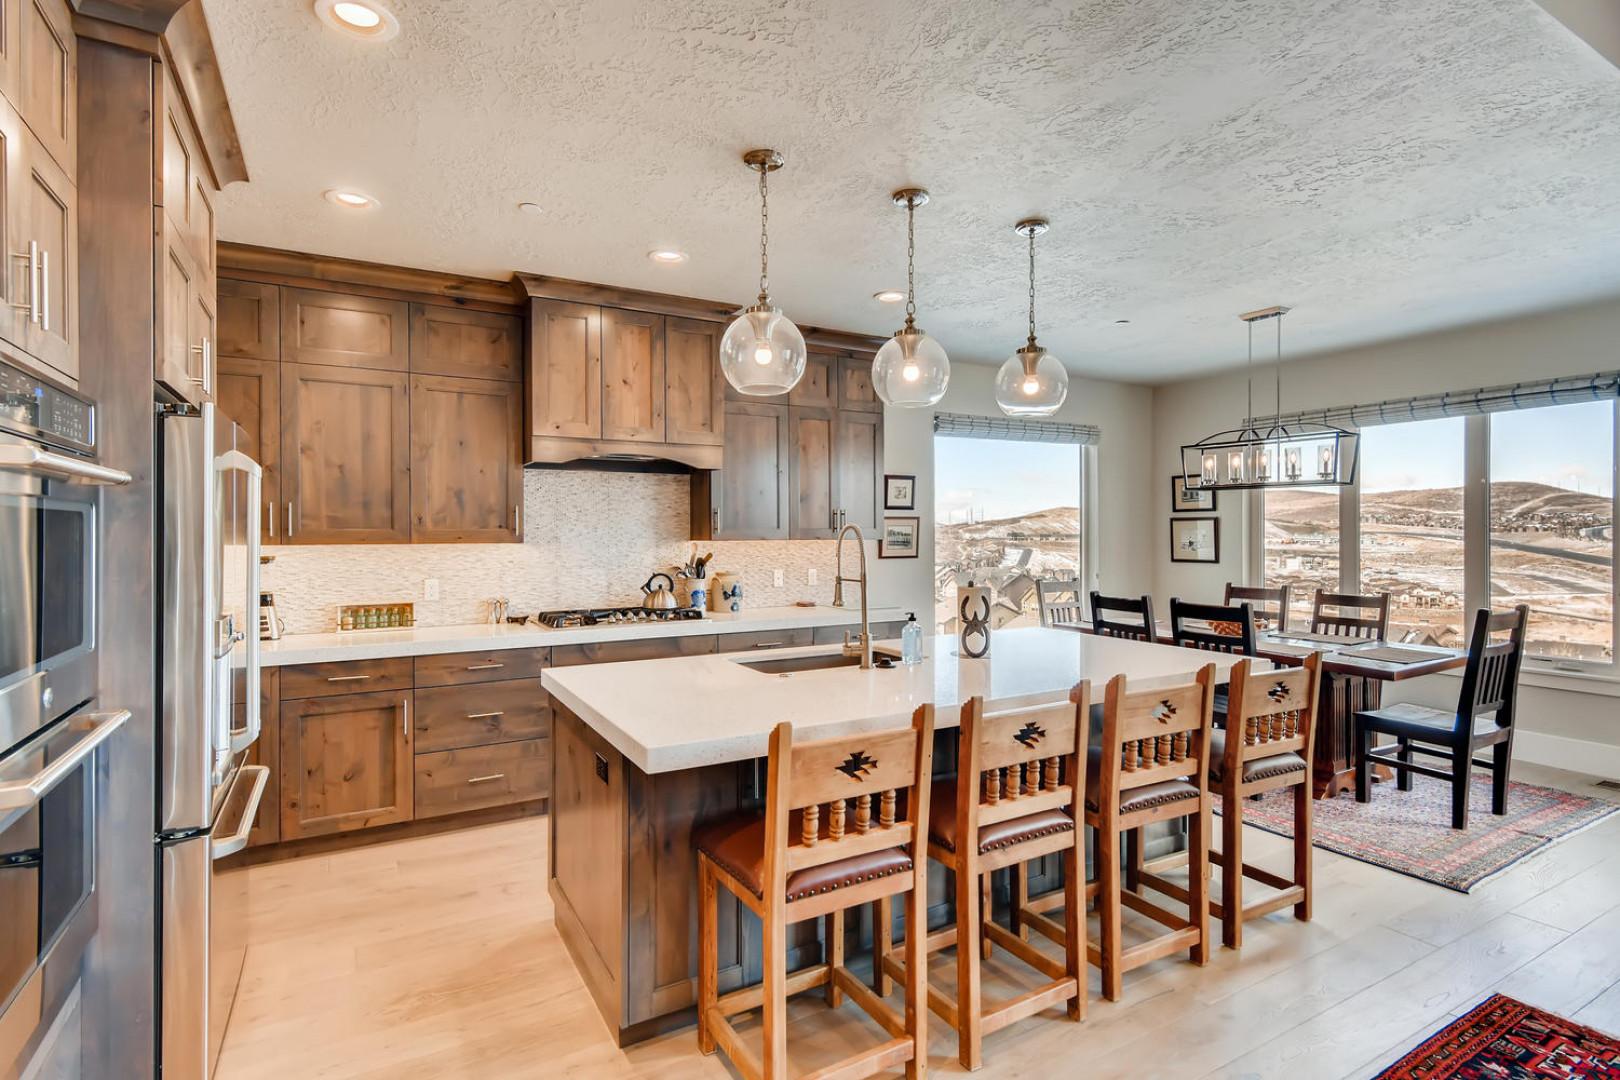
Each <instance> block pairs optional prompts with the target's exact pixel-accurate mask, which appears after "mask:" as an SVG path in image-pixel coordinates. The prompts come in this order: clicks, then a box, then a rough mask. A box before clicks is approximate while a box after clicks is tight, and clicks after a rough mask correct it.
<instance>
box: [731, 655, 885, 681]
mask: <svg viewBox="0 0 1620 1080" xmlns="http://www.w3.org/2000/svg"><path fill="white" fill-rule="evenodd" d="M881 658H887V659H889V660H890V661H892V662H894V663H896V664H898V663H899V660H900V657H899V656H898V655H897V654H895V653H890V652H888V651H886V650H883V649H873V650H872V663H873V667H876V666H877V661H878V660H879V659H881ZM739 663H740V664H741V665H742V666H743V667H745V668H751V669H752V670H754V671H757V672H759V673H760V674H761V675H792V674H795V673H797V672H800V671H823V670H826V669H828V668H841V667H859V666H860V664H861V658H860V657H859V656H845V655H844V654H843V653H821V654H818V655H815V656H768V657H764V658H763V659H759V660H742V661H739Z"/></svg>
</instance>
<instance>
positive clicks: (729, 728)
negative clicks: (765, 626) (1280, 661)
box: [541, 627, 1271, 773]
mask: <svg viewBox="0 0 1620 1080" xmlns="http://www.w3.org/2000/svg"><path fill="white" fill-rule="evenodd" d="M956 650H957V646H956V638H955V637H954V636H951V635H943V636H938V637H929V638H925V639H924V644H923V652H924V660H923V662H922V663H921V664H920V665H917V666H914V667H901V666H896V667H894V668H891V669H888V670H883V669H879V668H873V669H872V670H869V671H862V670H860V668H859V667H839V668H829V669H823V670H819V671H802V672H796V673H794V674H791V675H769V674H764V673H761V672H759V671H754V670H752V669H750V668H748V667H746V666H744V663H743V661H756V662H757V661H760V660H764V659H767V658H769V659H776V658H781V657H791V656H807V655H816V654H833V653H837V652H838V651H839V649H838V646H836V645H817V646H809V647H804V648H797V649H778V650H773V651H772V652H771V653H770V654H769V655H768V657H767V656H764V655H759V654H751V653H731V654H719V655H714V656H688V657H679V658H672V659H666V660H640V661H633V662H626V663H615V664H591V665H587V666H581V667H557V668H549V669H547V670H546V671H545V672H544V673H543V674H542V676H541V685H543V686H544V687H545V689H546V690H548V691H549V692H550V693H551V695H552V696H553V697H554V698H556V699H557V700H558V701H560V702H561V703H562V704H564V705H566V706H567V707H568V708H569V709H570V710H571V711H572V712H573V713H575V715H577V716H579V717H580V719H582V720H583V721H584V722H585V723H586V724H588V725H590V726H591V727H592V728H593V729H595V730H596V731H597V732H598V733H599V734H601V735H602V737H603V738H605V739H607V740H608V742H610V743H612V744H613V746H614V748H615V749H617V750H618V751H619V752H620V753H622V754H623V755H624V756H625V757H626V758H627V759H628V760H630V761H631V762H632V763H633V764H635V766H636V767H637V768H639V769H641V770H642V771H643V772H646V773H661V772H675V771H678V770H680V769H691V768H698V767H701V766H704V765H715V764H719V763H722V762H727V761H742V760H746V759H749V758H755V757H763V756H765V754H766V753H767V752H768V750H769V745H770V733H771V729H772V728H773V727H775V726H776V725H777V724H778V723H780V722H781V721H783V720H788V721H791V722H792V724H793V726H794V728H795V729H809V733H808V736H807V737H809V738H834V737H837V736H840V735H847V734H853V733H856V732H860V731H867V730H872V729H876V728H881V727H887V726H894V725H899V724H903V723H907V722H909V720H910V718H911V714H912V713H913V712H914V711H915V710H916V708H917V706H919V705H923V704H926V703H928V702H933V703H934V705H935V706H936V710H937V711H936V715H935V718H934V723H935V726H936V727H940V728H945V727H955V726H956V725H957V723H958V715H957V714H958V708H957V707H958V706H960V705H961V704H962V702H964V701H967V700H969V699H970V698H972V697H974V696H976V695H984V696H985V697H986V698H988V699H990V700H992V701H997V702H1004V703H1006V704H1007V705H1038V704H1046V703H1050V702H1054V701H1061V700H1063V699H1064V698H1065V697H1067V695H1068V693H1069V691H1070V689H1072V688H1073V687H1074V685H1075V684H1076V683H1078V682H1080V680H1082V679H1090V680H1091V684H1092V700H1093V701H1094V702H1101V701H1102V698H1103V691H1104V689H1105V687H1106V685H1107V683H1108V680H1109V679H1110V678H1112V677H1113V676H1115V675H1119V674H1123V675H1125V677H1126V678H1127V679H1129V680H1130V682H1131V685H1132V687H1133V688H1145V687H1153V686H1170V685H1174V684H1176V683H1179V682H1184V681H1189V680H1190V679H1191V678H1192V677H1193V676H1194V675H1195V674H1196V673H1197V671H1198V670H1199V669H1200V668H1201V667H1203V666H1204V665H1205V664H1208V663H1214V664H1215V665H1216V667H1217V669H1218V670H1219V672H1220V673H1221V675H1222V676H1223V679H1224V676H1225V674H1226V672H1227V671H1229V670H1230V669H1231V667H1232V665H1233V664H1234V663H1235V662H1236V661H1238V660H1239V659H1241V657H1235V656H1229V655H1226V654H1223V653H1211V652H1202V651H1199V650H1195V649H1183V648H1178V647H1176V646H1173V645H1154V644H1148V643H1146V642H1140V641H1125V640H1122V639H1118V638H1107V637H1096V636H1093V635H1091V634H1080V633H1076V632H1074V631H1072V630H1045V629H1040V628H1038V627H1029V628H1021V629H1017V630H1002V631H999V632H997V633H996V634H995V635H994V636H993V638H992V643H991V649H990V656H989V657H988V658H987V659H982V660H972V659H966V660H964V659H961V658H960V657H958V655H957V651H956ZM1256 663H1257V664H1260V665H1263V667H1264V670H1270V669H1271V665H1270V664H1269V663H1267V662H1266V661H1256Z"/></svg>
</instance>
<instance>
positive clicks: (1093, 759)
mask: <svg viewBox="0 0 1620 1080" xmlns="http://www.w3.org/2000/svg"><path fill="white" fill-rule="evenodd" d="M1214 694H1215V665H1214V664H1206V665H1205V666H1204V667H1203V668H1202V669H1201V670H1200V671H1199V672H1198V678H1197V681H1196V682H1191V683H1184V684H1182V685H1180V686H1173V687H1170V688H1169V689H1162V690H1129V689H1128V688H1127V687H1126V685H1125V676H1123V675H1115V676H1114V677H1113V678H1112V679H1110V680H1109V681H1108V694H1107V697H1106V698H1105V699H1104V703H1103V734H1102V744H1101V745H1100V746H1098V747H1096V748H1095V749H1093V750H1092V751H1091V752H1090V754H1089V755H1088V758H1089V762H1090V767H1089V768H1088V769H1087V771H1086V824H1087V825H1090V826H1091V827H1092V828H1093V829H1095V830H1096V837H1097V839H1096V860H1095V861H1096V867H1097V913H1098V916H1099V919H1100V922H1101V928H1100V932H1099V934H1098V937H1099V939H1100V941H1099V944H1098V946H1097V947H1094V948H1088V949H1087V952H1088V954H1089V956H1090V958H1091V962H1092V963H1094V964H1096V965H1097V966H1098V967H1100V968H1101V969H1102V991H1103V997H1105V998H1107V999H1108V1000H1109V1001H1118V1000H1119V996H1120V993H1121V991H1122V990H1123V988H1124V976H1125V972H1127V971H1130V970H1132V969H1134V968H1139V967H1141V966H1142V965H1143V964H1148V963H1152V962H1153V961H1154V960H1157V959H1159V958H1160V957H1163V956H1168V955H1170V954H1171V953H1173V952H1175V951H1177V950H1178V949H1187V950H1188V953H1189V954H1190V955H1191V957H1192V961H1193V963H1195V964H1200V965H1202V964H1207V963H1208V962H1209V840H1210V827H1209V811H1210V795H1209V790H1208V788H1207V787H1205V784H1204V775H1205V772H1206V771H1207V769H1208V767H1209V743H1210V737H1209V736H1210V730H1211V729H1210V714H1211V711H1212V704H1213V700H1214ZM1183 817H1184V818H1187V819H1188V824H1189V828H1188V838H1187V850H1188V857H1187V882H1188V884H1187V889H1186V890H1185V895H1186V903H1187V908H1188V912H1187V917H1186V918H1182V917H1181V916H1180V915H1177V914H1176V913H1174V912H1172V911H1169V910H1167V909H1165V908H1163V907H1160V906H1159V905H1158V904H1155V903H1153V902H1152V901H1151V900H1148V899H1147V898H1146V897H1144V896H1142V895H1141V893H1140V892H1138V891H1136V888H1135V887H1134V886H1132V885H1131V884H1130V882H1128V881H1122V880H1121V878H1122V873H1121V870H1120V859H1119V855H1120V851H1119V845H1120V837H1121V835H1122V834H1127V833H1131V832H1134V831H1135V830H1137V829H1140V828H1141V827H1142V826H1144V825H1151V824H1153V823H1154V822H1156V821H1169V820H1171V819H1173V818H1183ZM1132 878H1133V879H1140V881H1141V882H1143V883H1144V884H1146V883H1152V884H1154V886H1155V887H1159V886H1160V884H1167V883H1161V881H1160V880H1159V879H1157V878H1155V877H1154V876H1153V875H1152V874H1149V873H1147V871H1145V870H1141V869H1138V870H1136V871H1135V872H1134V873H1133V875H1132ZM1169 895H1172V896H1173V895H1175V894H1174V893H1170V894H1169ZM1178 899H1180V897H1178ZM1127 907H1128V908H1130V909H1131V910H1132V911H1135V912H1138V913H1139V914H1142V915H1146V916H1147V917H1148V918H1150V919H1153V920H1154V921H1155V922H1158V923H1161V924H1163V925H1164V926H1166V927H1168V928H1169V930H1168V931H1167V932H1166V933H1164V934H1161V935H1159V936H1158V937H1156V938H1153V939H1151V940H1149V941H1145V942H1141V943H1138V944H1136V945H1132V946H1131V947H1129V948H1126V947H1125V943H1124V938H1123V936H1122V935H1123V925H1122V923H1123V918H1122V916H1123V911H1124V908H1127Z"/></svg>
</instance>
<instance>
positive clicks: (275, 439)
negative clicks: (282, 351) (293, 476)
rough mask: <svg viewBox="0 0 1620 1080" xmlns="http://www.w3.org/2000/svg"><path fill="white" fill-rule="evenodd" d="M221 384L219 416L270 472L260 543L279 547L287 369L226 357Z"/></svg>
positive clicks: (221, 362)
mask: <svg viewBox="0 0 1620 1080" xmlns="http://www.w3.org/2000/svg"><path fill="white" fill-rule="evenodd" d="M222 295H223V294H222ZM215 378H216V379H217V382H216V384H215V402H216V404H217V405H218V406H219V411H220V412H222V413H224V414H225V415H226V416H228V417H230V418H231V419H232V420H234V421H235V422H236V424H237V426H238V427H240V428H241V429H242V436H241V437H242V443H241V445H240V446H238V449H240V450H241V451H242V452H243V453H245V454H247V455H248V456H249V457H251V458H252V459H253V460H254V461H257V462H258V463H259V466H260V468H262V469H263V471H264V477H263V480H262V482H261V484H260V497H261V499H262V501H263V503H264V505H263V508H262V510H263V512H262V516H263V521H262V522H261V524H260V530H259V539H260V541H261V542H263V543H267V544H274V543H279V542H280V540H281V536H282V533H283V532H285V525H284V520H283V516H282V515H281V514H278V513H277V511H278V510H280V509H281V365H280V364H278V363H275V362H274V361H270V360H253V359H249V358H247V357H241V356H221V357H220V358H219V369H218V373H217V375H216V376H215Z"/></svg>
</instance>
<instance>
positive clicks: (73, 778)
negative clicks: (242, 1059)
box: [0, 360, 130, 1074]
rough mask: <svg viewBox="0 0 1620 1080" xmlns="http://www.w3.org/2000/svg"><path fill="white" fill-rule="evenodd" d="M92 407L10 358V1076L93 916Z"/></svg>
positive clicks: (119, 475) (6, 851)
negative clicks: (15, 365)
mask: <svg viewBox="0 0 1620 1080" xmlns="http://www.w3.org/2000/svg"><path fill="white" fill-rule="evenodd" d="M129 480H130V477H129V475H128V474H127V473H123V472H120V471H118V470H116V469H110V468H107V467H105V466H103V465H101V464H99V463H98V462H97V461H96V459H95V409H94V406H93V405H92V404H91V403H90V402H89V401H87V400H85V399H84V398H82V397H80V396H79V395H77V394H76V393H74V392H72V391H71V390H69V389H67V388H66V387H64V386H60V385H57V384H55V383H53V382H51V381H48V380H45V379H42V378H40V377H38V376H36V375H33V374H31V373H29V372H27V371H24V370H23V369H21V368H18V367H14V366H12V365H11V364H9V363H6V362H5V361H3V360H0V1074H5V1073H6V1072H7V1070H8V1068H10V1067H12V1066H14V1065H16V1063H17V1062H19V1061H26V1060H27V1059H28V1058H29V1056H30V1055H31V1054H32V1053H33V1051H34V1050H35V1049H37V1047H38V1044H39V1042H40V1040H41V1038H42V1037H43V1035H44V1033H45V1031H46V1029H47V1028H48V1027H49V1025H50V1024H51V1022H52V1019H53V1018H54V1016H55V1015H56V1013H57V1012H58V1011H59V1010H60V1009H62V1007H63V1006H64V1003H65V1002H67V1001H68V1000H69V998H70V996H71V994H72V993H73V991H74V989H75V987H76V985H77V983H78V978H79V971H80V961H81V960H82V958H83V954H84V949H85V947H86V945H87V943H88V941H89V939H90V935H91V934H92V933H93V931H94V929H95V925H96V906H95V904H94V903H93V902H92V900H93V898H94V895H95V891H96V875H95V865H96V858H95V856H96V837H95V799H96V778H95V769H94V767H93V763H94V759H95V751H96V748H97V747H98V746H100V745H101V744H102V743H103V742H105V741H106V740H107V739H108V738H110V737H111V736H112V735H113V734H114V733H115V732H116V731H117V730H118V729H119V728H120V727H121V726H122V725H123V724H124V723H125V722H126V721H128V719H129V717H130V713H129V712H128V711H127V710H124V709H118V708H108V707H107V703H105V702H99V701H97V700H96V658H97V651H98V648H99V644H100V643H99V642H98V640H97V637H96V587H97V573H98V566H99V555H100V552H99V544H98V542H97V540H98V535H99V533H98V528H97V519H98V503H99V500H98V492H99V491H100V489H101V487H102V486H104V485H107V484H125V483H128V482H129Z"/></svg>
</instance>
